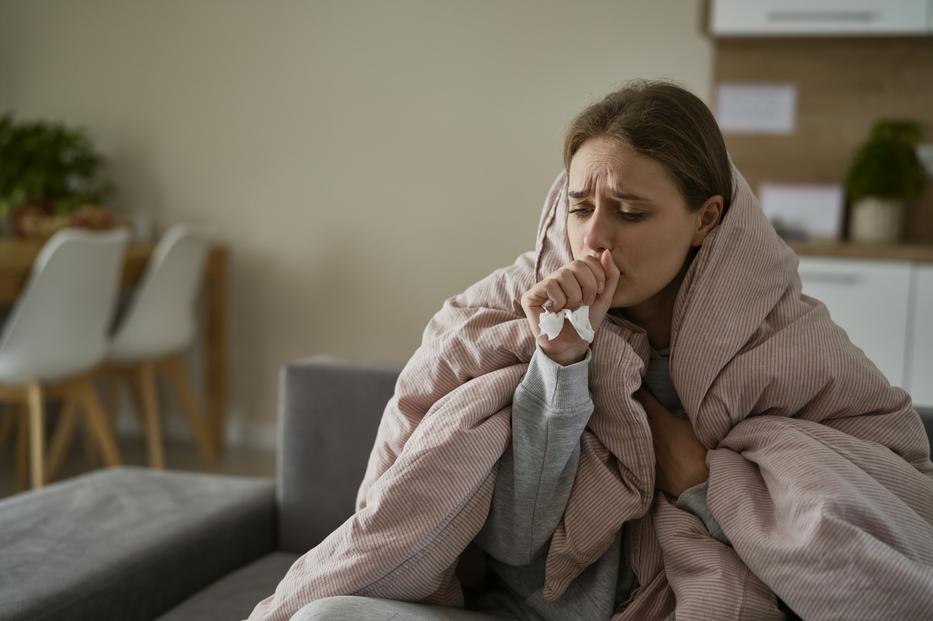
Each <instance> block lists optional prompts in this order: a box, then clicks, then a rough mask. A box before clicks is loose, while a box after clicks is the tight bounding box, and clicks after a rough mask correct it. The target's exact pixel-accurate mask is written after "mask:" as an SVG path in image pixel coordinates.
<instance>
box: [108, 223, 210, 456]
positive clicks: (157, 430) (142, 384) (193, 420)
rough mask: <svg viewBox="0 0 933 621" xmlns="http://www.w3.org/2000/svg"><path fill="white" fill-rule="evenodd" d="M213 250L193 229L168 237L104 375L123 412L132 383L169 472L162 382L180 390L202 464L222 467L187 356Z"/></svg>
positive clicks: (151, 443)
mask: <svg viewBox="0 0 933 621" xmlns="http://www.w3.org/2000/svg"><path fill="white" fill-rule="evenodd" d="M209 250H210V242H209V240H208V239H207V238H206V237H205V236H204V235H201V234H199V233H197V232H196V231H195V230H194V229H193V228H191V227H190V226H188V225H184V224H179V225H175V226H173V227H172V228H170V229H169V230H168V231H167V232H166V233H165V234H164V235H163V236H162V239H160V240H159V243H158V245H157V246H156V248H155V250H154V251H153V254H152V258H151V259H150V260H149V262H148V264H147V265H146V272H145V274H144V275H143V278H142V281H141V282H140V285H139V288H138V289H137V292H136V294H135V295H134V297H133V298H132V300H131V301H130V304H129V306H128V308H127V310H126V313H125V315H124V317H123V319H121V321H120V324H119V326H118V327H117V330H116V332H115V333H114V336H113V339H112V341H111V343H110V348H109V350H108V353H107V364H106V365H105V369H104V371H103V372H104V374H106V375H107V376H108V378H109V379H111V381H112V392H111V401H110V404H111V407H112V408H113V411H114V412H117V411H119V410H118V407H117V406H118V399H119V386H120V383H121V382H125V383H128V384H129V385H130V388H131V390H130V393H131V395H132V396H133V397H134V401H135V405H136V410H137V412H138V413H139V414H141V417H142V422H143V428H144V431H145V436H146V444H147V451H148V454H149V464H150V466H152V467H154V468H164V467H165V454H164V449H163V446H162V432H161V426H160V420H159V419H160V413H159V403H158V397H157V392H156V381H157V378H158V377H159V376H162V377H164V378H166V379H168V380H169V381H170V382H171V384H172V385H173V387H174V388H175V391H176V393H177V395H178V397H179V401H180V403H181V406H182V410H183V411H184V413H185V415H186V416H187V418H188V422H189V424H190V425H191V429H192V431H193V432H194V435H195V439H196V441H197V445H198V451H199V453H200V456H201V459H202V460H203V461H204V462H205V463H206V464H215V463H217V451H216V448H215V446H214V443H213V441H212V440H211V436H210V433H209V431H208V429H207V425H206V422H205V420H204V417H203V415H202V413H201V408H200V407H199V406H198V402H197V399H196V397H195V394H194V390H193V388H192V384H191V380H190V379H189V377H188V374H187V372H186V370H185V364H184V353H185V351H186V350H187V349H188V348H189V347H190V346H191V344H192V343H193V342H194V338H195V336H196V332H197V330H196V327H197V301H198V292H199V291H200V288H201V287H200V285H201V281H202V279H203V276H204V269H205V264H206V262H207V255H208V251H209Z"/></svg>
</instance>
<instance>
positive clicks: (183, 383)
mask: <svg viewBox="0 0 933 621" xmlns="http://www.w3.org/2000/svg"><path fill="white" fill-rule="evenodd" d="M162 369H163V370H164V371H165V374H166V375H167V376H168V378H169V379H170V380H171V382H172V383H173V384H174V385H175V391H176V392H177V393H178V398H179V400H180V401H181V405H182V409H183V410H184V411H185V415H186V416H187V417H188V422H189V423H190V424H191V430H192V431H193V432H194V436H195V439H196V440H197V443H198V452H199V453H200V454H201V460H202V461H203V462H204V463H205V464H207V465H209V466H214V465H217V450H216V447H215V446H214V441H213V439H212V438H211V433H210V430H208V428H207V422H206V421H205V420H204V417H203V416H201V413H200V410H199V408H198V402H197V399H195V397H194V389H193V387H192V386H191V380H190V379H189V378H188V375H187V374H186V373H185V368H184V364H183V363H182V361H181V358H180V357H177V358H171V359H169V360H167V361H165V362H163V363H162Z"/></svg>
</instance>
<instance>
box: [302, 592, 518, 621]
mask: <svg viewBox="0 0 933 621" xmlns="http://www.w3.org/2000/svg"><path fill="white" fill-rule="evenodd" d="M499 615H501V616H499ZM514 618H515V617H512V616H509V614H508V613H507V612H503V613H496V614H490V613H486V612H477V611H474V610H463V609H460V608H447V607H445V606H428V605H427V604H413V603H411V602H397V601H395V600H391V599H376V598H373V597H359V596H356V595H339V596H336V597H325V598H324V599H319V600H315V601H313V602H311V603H310V604H308V605H307V606H305V607H303V608H302V609H301V610H299V611H298V612H296V613H295V614H294V615H292V618H291V619H290V620H289V621H389V620H390V619H391V620H392V621H409V620H410V621H502V619H514Z"/></svg>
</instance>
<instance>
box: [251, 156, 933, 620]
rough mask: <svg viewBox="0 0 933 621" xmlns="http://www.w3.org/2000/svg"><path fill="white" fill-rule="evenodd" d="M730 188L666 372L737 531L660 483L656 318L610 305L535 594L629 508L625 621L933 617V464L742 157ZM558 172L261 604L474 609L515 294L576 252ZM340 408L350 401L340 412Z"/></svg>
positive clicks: (899, 394)
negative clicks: (465, 559) (617, 311)
mask: <svg viewBox="0 0 933 621" xmlns="http://www.w3.org/2000/svg"><path fill="white" fill-rule="evenodd" d="M734 175H735V193H734V197H733V203H732V206H731V207H730V210H729V212H728V214H727V215H726V217H725V218H724V219H723V222H722V224H721V225H720V226H719V227H717V228H716V229H715V230H714V231H713V232H712V233H711V234H710V235H709V236H708V237H707V239H706V241H705V243H704V245H703V247H702V248H701V250H700V252H699V253H698V254H697V256H696V258H695V259H694V261H693V264H692V266H691V267H690V269H689V271H688V273H687V275H686V277H685V280H684V283H683V285H682V286H681V289H680V292H679V294H678V297H677V300H676V303H675V309H674V318H673V325H672V342H671V375H672V380H673V382H674V385H675V388H676V389H677V393H678V395H679V396H680V398H681V401H682V403H683V406H684V409H685V410H686V412H687V414H688V415H689V417H690V419H691V421H692V423H693V426H694V429H695V431H696V433H697V436H698V437H699V438H700V441H701V442H703V444H704V445H705V446H706V447H707V448H708V449H709V453H708V458H707V459H708V463H709V467H710V479H709V494H708V500H709V505H710V509H711V511H712V512H713V514H714V515H715V517H716V518H717V520H718V521H719V523H720V525H721V526H722V528H723V530H724V532H725V533H726V535H727V536H728V537H729V539H730V540H731V541H732V543H733V547H728V546H725V545H723V544H721V543H719V542H718V541H716V540H715V539H713V538H712V537H710V536H709V534H708V533H707V532H706V530H705V527H704V526H703V524H702V522H701V521H700V520H699V518H696V517H695V516H693V515H692V514H689V513H687V512H685V511H682V510H680V509H678V508H676V507H675V506H674V505H673V504H672V503H671V502H670V501H669V500H668V499H667V498H666V497H665V496H664V494H661V493H657V494H656V493H655V490H654V472H655V459H654V452H653V446H652V441H651V434H650V429H649V427H648V424H647V420H646V418H645V413H644V410H643V409H642V407H641V406H640V404H639V403H638V402H637V401H636V400H635V399H633V397H632V395H633V393H634V392H635V391H636V390H637V389H638V388H639V387H640V385H641V377H642V375H643V374H644V371H645V368H646V366H647V362H648V355H649V348H648V341H647V336H646V334H645V332H644V331H643V330H642V329H641V328H639V327H638V326H635V325H634V324H631V323H630V322H628V321H626V320H625V319H624V318H621V317H617V316H614V315H609V316H608V317H607V321H605V322H604V324H603V325H602V326H600V328H599V330H597V333H596V338H595V340H594V342H593V344H592V352H593V356H592V360H591V363H590V389H591V392H592V396H593V402H594V413H593V416H592V418H591V420H590V423H589V425H588V427H587V430H586V431H585V432H584V434H583V436H582V437H581V455H580V462H579V466H578V471H577V476H576V479H575V481H574V486H573V490H572V493H571V496H570V499H569V501H568V504H567V508H566V510H565V512H564V517H563V520H562V521H561V523H560V525H559V526H558V528H557V530H556V531H555V532H554V535H553V537H552V540H551V545H550V548H549V553H548V558H547V565H546V578H545V597H546V598H548V599H556V598H558V597H559V596H560V595H561V594H562V593H563V591H564V590H565V589H566V588H567V586H568V585H569V583H570V582H571V581H572V580H573V579H574V578H575V577H576V576H578V575H579V574H580V572H582V571H583V570H584V569H585V568H586V567H587V566H589V565H590V564H591V563H592V562H593V561H595V560H596V559H598V558H599V557H600V556H601V555H602V554H603V553H604V552H605V551H606V549H607V548H608V547H609V545H610V544H611V542H612V539H613V537H614V534H615V533H616V532H617V531H618V530H619V529H620V528H621V526H622V524H623V523H624V522H626V521H632V522H633V526H634V528H632V529H631V537H632V541H631V544H632V550H633V552H632V554H633V562H632V564H633V569H634V571H635V573H636V575H637V576H638V580H639V584H640V586H639V588H638V589H637V590H636V591H635V593H634V594H633V596H632V598H631V600H630V601H629V602H627V603H626V605H625V606H624V607H623V608H622V609H621V610H620V612H619V613H617V614H616V615H615V616H614V617H613V618H614V619H672V618H674V617H675V616H676V617H677V618H682V619H780V618H783V613H782V612H781V611H780V610H779V608H778V598H780V599H781V600H783V601H784V602H785V603H786V604H787V605H789V606H790V607H791V608H792V609H793V610H794V611H795V612H796V613H797V614H799V615H800V616H802V617H803V618H806V619H830V618H833V619H839V618H845V619H880V618H886V619H887V618H890V619H895V618H896V619H926V618H930V611H931V610H933V464H931V463H930V455H929V446H928V443H927V439H926V435H925V433H924V430H923V426H922V423H921V422H920V418H919V416H918V415H917V413H916V411H915V410H914V409H913V408H912V405H911V401H910V397H909V396H908V395H907V394H906V393H905V392H904V391H903V390H901V389H899V388H895V387H892V386H890V385H889V384H888V382H887V381H886V380H885V378H884V376H883V375H882V374H881V373H880V372H879V371H878V369H877V368H876V367H875V366H874V365H873V364H872V363H871V362H870V361H869V360H868V359H867V358H866V357H865V356H864V354H863V353H862V352H861V351H860V350H859V349H858V348H856V347H855V346H854V345H852V344H851V343H850V342H849V340H848V338H847V337H846V335H845V333H844V332H843V331H842V330H841V329H840V328H838V327H837V326H836V325H835V324H833V323H832V321H831V319H830V317H829V314H828V313H827V311H826V308H825V306H823V305H822V304H821V303H820V302H818V301H817V300H814V299H812V298H809V297H807V296H805V295H803V294H802V293H801V290H800V280H799V278H798V276H797V259H796V256H795V254H794V253H793V251H792V250H791V249H790V248H788V247H787V246H786V245H785V244H784V243H783V241H781V239H780V238H779V237H777V235H776V234H775V233H774V231H773V229H772V227H771V226H770V224H769V223H768V222H767V220H766V219H765V217H764V214H763V213H762V211H761V209H760V207H759V205H758V202H757V199H756V198H755V197H754V195H753V194H752V192H751V190H750V188H749V187H748V184H747V183H746V182H745V180H744V178H742V176H741V175H740V174H739V173H738V171H737V170H734ZM565 181H566V180H565V176H564V175H563V174H562V175H560V176H559V177H558V178H557V179H556V180H555V182H554V184H553V186H552V187H551V190H550V192H549V193H548V197H547V200H546V201H545V205H544V210H543V211H542V216H541V219H540V222H539V236H538V244H537V249H536V251H535V252H529V253H525V254H523V255H521V256H520V257H519V258H518V259H517V260H516V262H515V263H514V264H513V265H512V266H510V267H507V268H503V269H501V270H498V271H496V272H494V273H493V274H491V275H489V276H488V277H486V278H485V279H483V280H481V281H480V282H478V283H476V284H475V285H473V286H472V287H470V288H469V289H467V290H466V291H465V292H464V293H462V294H460V295H458V296H455V297H453V298H451V299H450V300H448V301H447V302H446V303H445V304H444V307H443V308H442V309H441V310H440V311H439V312H438V313H437V314H436V315H435V316H434V318H432V320H431V322H430V323H429V324H428V326H427V328H426V329H425V332H424V336H423V339H422V345H421V347H420V348H419V349H418V351H417V352H416V353H415V355H414V356H413V357H412V359H411V360H410V361H409V362H408V364H407V365H406V366H405V368H404V369H403V371H402V373H401V375H400V376H399V379H398V383H397V385H396V390H395V395H394V396H393V398H392V399H391V400H390V402H389V403H388V405H387V406H386V410H385V412H384V414H383V418H382V421H381V423H380V427H379V434H378V437H377V440H376V443H375V446H374V447H373V451H372V453H371V455H370V460H369V464H368V467H367V472H366V476H365V479H364V481H363V484H362V485H361V487H360V490H359V494H358V497H357V511H356V513H355V514H354V515H353V516H352V517H351V518H349V519H348V520H347V521H346V522H345V523H344V524H343V525H341V526H340V527H339V528H338V529H336V530H335V531H334V532H333V533H332V534H331V535H330V536H329V537H328V538H327V539H325V540H324V541H323V542H322V543H321V544H319V545H318V546H316V547H315V548H314V549H312V550H310V551H309V552H307V553H306V554H305V555H303V556H302V557H301V558H299V559H298V560H297V561H296V562H295V564H294V565H293V566H292V567H291V569H290V570H289V572H288V574H287V575H286V576H285V578H284V579H283V580H282V581H281V582H280V584H279V585H278V587H277V588H276V591H275V593H274V594H273V595H270V596H269V597H268V598H266V599H265V600H263V601H262V602H260V603H259V604H258V605H257V607H256V609H255V610H254V611H253V613H252V615H251V616H250V619H251V620H282V621H285V620H287V619H289V618H290V617H291V615H292V614H294V613H295V612H296V611H297V610H298V609H300V608H301V607H302V606H303V605H304V604H306V603H308V602H310V601H313V600H315V599H320V598H323V597H327V596H331V595H366V596H373V597H383V598H391V599H400V600H409V601H424V602H427V603H434V604H444V605H450V606H460V605H462V591H461V588H460V584H459V582H458V581H457V578H456V575H455V569H456V566H457V562H458V558H459V556H460V554H461V553H462V552H463V550H464V548H465V547H466V546H467V545H468V544H469V542H470V541H471V540H472V539H473V538H474V537H475V536H476V534H477V533H478V532H479V530H480V528H481V527H482V524H483V522H484V520H485V518H486V514H487V512H488V509H489V503H490V499H491V496H492V491H493V486H494V482H495V471H496V462H497V461H498V459H499V457H500V456H501V454H502V452H503V451H504V450H505V448H506V446H507V444H508V441H509V433H510V428H509V421H510V400H511V397H512V394H513V392H514V390H515V387H516V386H517V385H518V383H519V382H520V380H521V378H522V377H523V375H524V372H525V369H526V368H527V363H528V361H529V360H530V358H531V354H532V352H533V350H534V340H533V337H532V335H531V332H530V330H529V329H528V327H527V322H526V320H525V318H524V315H523V311H522V309H521V305H520V298H521V295H522V294H523V293H524V292H525V291H526V290H527V289H528V288H529V287H530V286H531V285H532V284H533V283H534V282H535V281H536V280H538V279H540V278H542V277H544V276H546V275H547V274H548V273H550V272H551V271H553V270H555V269H557V268H558V267H560V266H561V265H564V264H565V263H567V262H568V261H569V260H571V252H570V246H569V241H568V239H567V233H566V229H565V228H564V225H565V216H564V214H565V208H564V203H565V199H564V185H565ZM335 415H336V416H339V413H336V412H335Z"/></svg>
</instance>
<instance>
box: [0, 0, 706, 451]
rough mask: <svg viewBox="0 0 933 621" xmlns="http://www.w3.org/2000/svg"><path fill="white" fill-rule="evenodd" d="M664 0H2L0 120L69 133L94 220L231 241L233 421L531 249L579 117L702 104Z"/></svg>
mask: <svg viewBox="0 0 933 621" xmlns="http://www.w3.org/2000/svg"><path fill="white" fill-rule="evenodd" d="M699 19H700V18H699V3H698V2H693V1H684V0H666V1H654V2H635V1H624V0H589V1H583V2H570V1H567V0H564V1H517V0H516V1H509V0H486V1H474V0H469V1H468V0H462V1H459V2H453V1H441V0H423V1H418V0H397V1H391V2H390V1H378V0H372V1H367V2H353V1H348V0H343V1H333V2H325V1H318V2H311V1H308V2H263V3H260V2H245V1H239V2H208V1H203V0H202V1H199V2H193V1H184V2H182V1H175V2H145V3H143V2H122V1H117V0H114V1H103V0H99V1H98V0H82V1H72V0H62V1H51V0H44V1H41V2H30V1H27V0H0V111H2V110H12V111H13V112H15V113H16V114H17V115H18V116H21V117H26V118H39V117H43V118H61V119H64V120H67V121H69V122H72V123H79V124H83V125H85V126H87V127H88V128H89V129H90V130H91V132H92V135H93V136H94V138H95V139H96V140H97V141H98V143H99V144H100V145H101V147H102V148H103V149H104V150H105V151H106V153H107V154H108V155H109V156H110V157H111V158H112V174H113V177H114V178H115V181H116V182H117V183H118V185H119V187H120V194H119V196H118V198H117V199H116V200H115V205H116V206H117V207H120V208H124V209H130V210H144V211H146V212H149V213H151V214H153V216H154V217H155V219H156V222H157V223H158V225H159V227H160V228H164V227H165V226H166V225H168V224H171V223H173V222H176V221H180V220H187V221H194V222H197V223H201V224H204V225H207V226H209V227H210V228H211V229H212V230H213V231H214V232H215V233H216V235H217V236H218V237H219V238H220V239H222V240H223V241H225V242H226V243H227V244H229V246H230V248H231V250H232V266H231V277H232V282H231V300H230V304H231V327H230V342H231V352H232V382H231V383H232V390H233V394H232V398H233V411H232V416H233V418H234V423H235V425H238V426H239V428H241V429H247V430H248V431H247V432H246V433H247V435H248V436H250V437H251V438H252V439H253V440H256V441H260V442H262V441H265V442H268V441H269V438H271V437H272V436H271V433H270V430H271V429H272V426H271V425H270V424H269V423H270V422H271V421H272V419H273V417H274V404H275V389H276V373H277V369H278V368H279V366H280V365H282V364H283V363H285V362H287V361H290V360H294V359H296V358H301V357H305V356H310V355H314V354H322V353H327V354H334V355H337V356H341V357H347V358H353V359H363V360H374V361H381V362H395V363H401V362H403V361H404V360H406V359H407V357H408V356H409V355H410V354H411V353H412V352H413V351H414V349H415V348H416V346H417V345H418V343H419V341H420V336H421V331H422V328H423V327H424V325H425V323H426V322H427V320H428V319H429V317H430V316H431V314H432V313H433V312H434V311H435V310H436V309H437V308H438V307H439V306H440V305H441V303H442V302H443V300H444V299H445V298H447V297H449V296H450V295H453V294H455V293H457V292H458V291H461V290H462V289H463V288H465V287H466V286H467V285H469V284H470V283H472V282H474V281H476V280H478V279H479V278H481V277H482V276H484V275H485V274H487V273H488V272H490V271H491V270H493V269H494V268H496V267H499V266H502V265H504V264H508V263H510V262H511V261H512V259H513V258H514V257H515V256H516V255H517V254H519V253H521V252H523V251H524V250H527V249H529V248H531V247H532V246H533V240H534V228H535V225H536V223H537V217H538V210H539V208H540V204H541V200H542V199H543V196H544V193H545V191H546V190H547V187H548V185H549V182H550V181H551V179H552V178H553V176H554V174H555V173H556V172H557V170H558V168H559V166H560V148H561V137H562V132H563V130H564V128H565V126H566V125H567V123H568V122H569V120H570V119H571V117H572V115H573V114H574V113H575V112H576V111H578V110H579V109H580V108H581V107H582V106H584V105H585V104H587V103H588V102H590V101H592V100H593V99H595V98H597V97H599V96H601V95H602V94H604V93H605V92H607V91H608V90H610V89H612V88H613V87H614V86H616V85H618V84H620V83H621V82H623V81H625V80H627V79H630V78H635V77H645V78H659V77H667V78H672V79H675V80H678V81H680V82H681V83H683V84H684V85H685V86H687V87H688V88H690V89H692V90H693V91H694V92H696V93H697V94H699V95H700V96H701V97H703V98H704V99H705V98H707V95H708V92H709V84H710V75H711V70H712V48H711V44H710V42H709V41H708V40H707V39H705V38H704V37H703V36H701V35H700V29H699V26H698V22H699Z"/></svg>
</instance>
